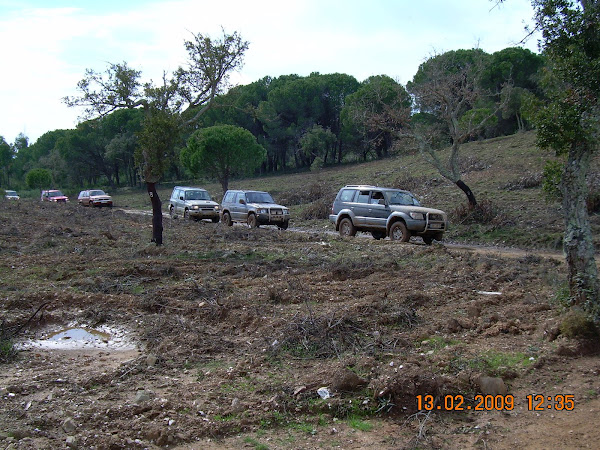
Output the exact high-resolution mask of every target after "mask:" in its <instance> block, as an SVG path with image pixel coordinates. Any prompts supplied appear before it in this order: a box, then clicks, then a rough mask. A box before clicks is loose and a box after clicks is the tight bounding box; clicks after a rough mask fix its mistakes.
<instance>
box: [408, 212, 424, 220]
mask: <svg viewBox="0 0 600 450" xmlns="http://www.w3.org/2000/svg"><path fill="white" fill-rule="evenodd" d="M408 215H409V216H410V217H411V218H413V219H415V220H425V215H424V214H423V213H420V212H415V211H411V212H409V213H408Z"/></svg>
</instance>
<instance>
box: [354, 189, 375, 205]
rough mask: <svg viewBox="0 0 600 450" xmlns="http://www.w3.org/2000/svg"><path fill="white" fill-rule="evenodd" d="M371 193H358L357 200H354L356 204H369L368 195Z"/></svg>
mask: <svg viewBox="0 0 600 450" xmlns="http://www.w3.org/2000/svg"><path fill="white" fill-rule="evenodd" d="M370 194H371V192H369V191H360V192H359V193H358V198H357V199H356V202H357V203H369V195H370Z"/></svg>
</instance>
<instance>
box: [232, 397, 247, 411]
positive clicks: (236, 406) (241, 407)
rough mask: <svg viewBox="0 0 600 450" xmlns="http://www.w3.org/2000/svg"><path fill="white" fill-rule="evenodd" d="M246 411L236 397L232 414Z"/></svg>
mask: <svg viewBox="0 0 600 450" xmlns="http://www.w3.org/2000/svg"><path fill="white" fill-rule="evenodd" d="M243 409H244V407H243V406H242V404H241V403H240V399H239V398H237V397H235V398H234V399H233V400H232V401H231V412H233V413H234V414H235V413H239V412H241V411H242V410H243Z"/></svg>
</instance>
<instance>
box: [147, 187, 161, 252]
mask: <svg viewBox="0 0 600 450" xmlns="http://www.w3.org/2000/svg"><path fill="white" fill-rule="evenodd" d="M146 189H147V190H148V195H149V196H150V201H151V202H152V242H154V243H156V245H157V246H158V245H162V243H163V235H162V232H163V226H162V203H161V201H160V197H159V196H158V192H156V183H149V182H146Z"/></svg>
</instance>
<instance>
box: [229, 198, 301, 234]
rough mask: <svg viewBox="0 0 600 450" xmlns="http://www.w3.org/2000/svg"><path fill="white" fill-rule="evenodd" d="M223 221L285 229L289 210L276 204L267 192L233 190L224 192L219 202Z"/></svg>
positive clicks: (230, 223)
mask: <svg viewBox="0 0 600 450" xmlns="http://www.w3.org/2000/svg"><path fill="white" fill-rule="evenodd" d="M221 210H222V213H221V214H222V220H223V223H226V224H227V225H229V226H231V225H233V222H243V223H247V224H248V226H249V227H250V228H256V227H258V226H259V225H277V226H278V227H279V228H280V229H281V230H286V229H287V227H288V225H289V222H290V210H289V209H288V208H286V207H285V206H281V205H278V204H277V203H275V200H273V197H271V194H269V193H268V192H262V191H237V190H236V191H234V190H229V191H227V192H225V195H224V196H223V201H222V202H221Z"/></svg>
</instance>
